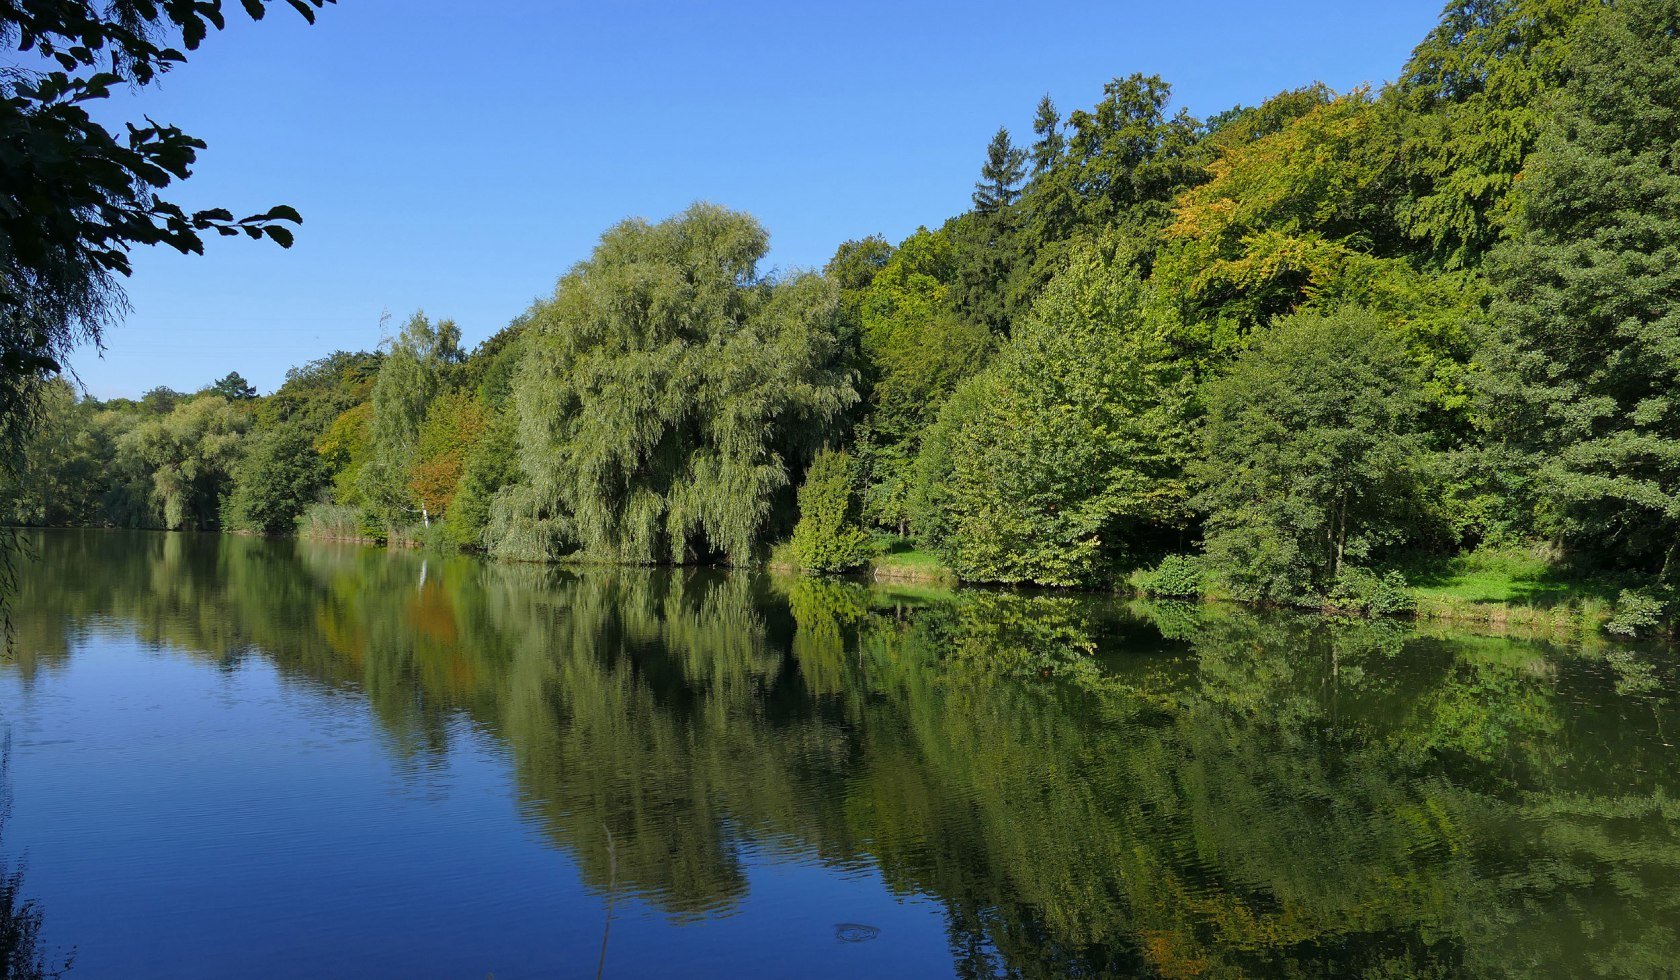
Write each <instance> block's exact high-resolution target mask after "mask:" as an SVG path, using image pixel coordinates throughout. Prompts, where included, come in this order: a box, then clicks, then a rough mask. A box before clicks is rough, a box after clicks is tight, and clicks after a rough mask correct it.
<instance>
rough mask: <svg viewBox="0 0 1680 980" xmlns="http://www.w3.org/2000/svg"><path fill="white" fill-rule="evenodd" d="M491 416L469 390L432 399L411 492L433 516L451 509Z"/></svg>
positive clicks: (418, 445)
mask: <svg viewBox="0 0 1680 980" xmlns="http://www.w3.org/2000/svg"><path fill="white" fill-rule="evenodd" d="M488 424H489V413H488V410H487V409H485V407H484V405H483V404H482V403H480V402H479V400H478V399H477V398H476V397H474V396H473V395H472V394H471V393H470V392H466V391H460V390H456V391H447V392H444V393H442V394H440V395H438V396H437V397H436V398H434V399H432V403H431V405H430V406H429V407H428V408H427V410H426V420H425V421H424V422H423V423H421V425H420V432H419V435H418V437H417V438H416V440H415V442H416V445H415V462H414V465H413V466H412V467H411V468H410V470H409V476H408V489H409V491H410V492H411V493H413V494H414V498H415V499H416V500H418V501H420V505H421V506H422V507H424V508H426V511H427V512H428V513H430V514H431V515H433V516H434V517H437V516H442V515H443V514H444V513H446V512H447V511H448V510H449V507H450V504H451V502H452V501H454V499H455V494H456V491H457V490H458V489H459V488H460V485H461V478H462V475H463V474H464V473H465V472H466V468H467V459H468V455H469V454H470V453H471V452H472V451H473V448H474V447H475V446H477V445H478V444H479V442H480V440H481V439H482V438H483V436H484V430H485V428H486V427H487V425H488Z"/></svg>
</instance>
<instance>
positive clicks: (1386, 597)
mask: <svg viewBox="0 0 1680 980" xmlns="http://www.w3.org/2000/svg"><path fill="white" fill-rule="evenodd" d="M1325 599H1326V602H1327V604H1328V605H1329V606H1331V607H1332V608H1335V609H1339V610H1344V611H1348V612H1358V613H1363V614H1365V615H1369V616H1399V615H1404V614H1407V613H1410V612H1412V611H1414V610H1416V609H1417V596H1415V595H1413V594H1412V592H1411V589H1410V588H1408V587H1407V585H1406V577H1405V576H1404V575H1401V574H1400V573H1399V572H1396V571H1390V572H1386V573H1384V574H1381V575H1379V574H1377V573H1376V572H1373V571H1371V570H1370V569H1366V568H1360V567H1359V566H1357V565H1343V566H1342V568H1341V570H1340V571H1339V572H1338V573H1337V575H1336V581H1335V582H1334V583H1332V584H1331V586H1330V593H1329V595H1327V596H1326V597H1325Z"/></svg>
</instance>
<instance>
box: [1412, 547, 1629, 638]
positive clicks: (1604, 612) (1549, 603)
mask: <svg viewBox="0 0 1680 980" xmlns="http://www.w3.org/2000/svg"><path fill="white" fill-rule="evenodd" d="M1406 578H1407V582H1408V584H1409V585H1410V586H1411V588H1412V591H1413V592H1414V593H1416V595H1417V600H1418V603H1417V617H1418V618H1419V619H1425V620H1448V621H1454V622H1471V623H1481V624H1486V625H1489V626H1494V627H1510V628H1515V629H1521V630H1525V631H1528V630H1536V631H1540V632H1546V633H1554V634H1573V633H1597V632H1600V631H1602V630H1603V629H1604V628H1605V627H1606V625H1608V624H1612V623H1613V622H1614V621H1615V619H1616V617H1617V615H1618V609H1617V605H1618V602H1619V601H1620V598H1621V595H1622V592H1623V590H1624V589H1629V588H1633V587H1636V586H1637V585H1638V583H1636V582H1632V581H1622V580H1621V579H1620V578H1618V577H1613V576H1604V575H1583V574H1580V573H1576V572H1573V571H1571V570H1570V569H1569V568H1568V567H1567V566H1565V565H1563V564H1561V563H1560V562H1558V561H1557V560H1556V559H1555V558H1554V557H1553V556H1551V555H1549V554H1547V553H1546V552H1545V551H1544V550H1543V549H1538V548H1527V549H1515V548H1513V549H1482V550H1478V551H1474V552H1470V553H1469V554H1464V555H1459V556H1457V557H1454V558H1451V559H1447V560H1444V561H1440V562H1436V563H1432V564H1429V565H1425V566H1421V567H1418V568H1414V569H1411V570H1409V571H1408V573H1407V576H1406Z"/></svg>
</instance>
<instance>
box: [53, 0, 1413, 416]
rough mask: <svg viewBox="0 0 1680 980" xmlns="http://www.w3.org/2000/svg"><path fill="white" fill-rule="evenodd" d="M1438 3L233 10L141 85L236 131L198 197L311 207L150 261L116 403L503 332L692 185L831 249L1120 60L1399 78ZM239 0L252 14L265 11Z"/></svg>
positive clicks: (207, 130) (122, 109) (200, 203)
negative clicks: (427, 341)
mask: <svg viewBox="0 0 1680 980" xmlns="http://www.w3.org/2000/svg"><path fill="white" fill-rule="evenodd" d="M1440 3H1441V0H1386V2H1366V0H1274V2H1266V3H1256V2H1253V0H1178V2H1159V0H1157V2H1151V3H1143V2H1132V0H1125V2H1112V0H1111V2H1107V3H1063V2H1030V3H1029V2H1015V3H1008V4H999V3H991V2H972V0H971V2H964V3H914V2H908V0H906V2H897V3H877V2H856V0H853V2H848V3H838V4H818V3H814V2H800V0H794V2H788V0H784V2H780V3H768V2H757V0H753V2H744V0H729V2H723V0H709V2H692V3H682V4H679V3H654V2H648V0H593V2H578V0H546V2H545V0H484V2H462V0H451V2H444V0H341V3H340V4H339V5H338V6H336V7H331V8H328V9H327V10H325V11H324V12H322V14H321V15H320V17H319V20H318V22H317V23H316V25H315V26H313V27H309V26H306V25H304V23H303V21H302V19H301V18H298V17H296V16H294V15H293V14H292V13H291V12H290V11H289V10H285V9H283V8H282V9H277V10H275V11H273V12H272V13H271V14H270V15H269V17H268V19H267V20H265V21H263V22H262V23H260V24H251V23H249V22H248V21H247V20H245V19H244V17H243V16H242V15H240V14H237V13H234V14H231V15H230V21H232V23H231V24H230V29H229V30H228V31H227V32H226V33H223V34H221V35H214V36H212V37H211V38H210V39H209V40H208V41H206V42H205V44H204V46H203V47H202V48H201V49H200V50H199V51H198V52H195V53H194V55H193V57H192V58H191V60H190V61H189V63H188V64H187V65H185V66H183V67H180V68H177V69H176V70H175V71H173V72H171V73H170V74H169V75H168V76H167V78H166V79H165V80H164V82H163V84H162V85H161V86H160V87H157V88H153V89H148V90H146V91H144V92H143V93H140V94H139V95H138V96H137V97H133V98H130V97H127V96H125V97H124V98H123V99H122V100H120V101H119V102H118V103H117V104H116V105H113V106H112V107H111V108H112V109H113V110H115V111H116V113H117V114H118V115H119V116H120V115H122V114H124V113H127V114H136V113H138V112H139V111H144V112H146V113H148V114H150V115H151V116H152V117H153V118H155V119H158V120H159V121H163V122H171V123H174V124H176V125H179V126H181V127H182V128H183V129H185V130H186V131H187V132H189V133H192V134H193V135H195V136H198V137H200V138H202V139H204V140H206V141H208V143H209V150H208V151H206V152H204V153H203V154H201V156H200V161H199V166H198V170H197V173H196V174H195V176H194V177H193V178H192V180H190V181H189V182H187V183H186V184H184V185H181V186H180V187H178V188H177V191H178V193H177V195H176V196H177V199H178V200H180V201H181V202H182V203H183V204H185V205H187V206H188V207H211V206H226V207H228V208H229V209H231V210H233V211H234V212H235V213H236V214H244V213H249V212H252V211H259V210H263V209H265V208H266V207H267V206H269V205H271V204H278V203H285V204H291V205H293V206H295V207H297V208H298V209H299V210H300V211H301V212H302V213H303V217H304V224H303V227H302V228H301V229H300V230H299V234H298V240H297V244H296V246H294V247H293V248H292V249H291V250H290V251H282V250H281V249H280V248H279V247H278V246H275V245H273V244H272V243H268V242H262V243H258V242H252V241H248V240H246V239H243V238H241V239H237V240H236V239H231V238H228V239H223V238H215V239H212V240H211V241H210V242H209V243H208V245H209V247H208V254H207V255H206V256H203V257H198V256H193V257H183V256H179V255H177V254H175V253H174V252H172V251H168V250H161V249H146V250H142V251H140V252H138V253H136V256H135V263H134V276H133V278H132V279H131V280H129V282H128V284H127V285H128V292H129V297H130V300H131V302H132V304H133V311H132V313H130V315H129V316H128V318H127V321H126V322H125V323H123V324H122V325H120V326H119V327H117V328H116V329H115V330H113V331H112V332H111V333H110V335H109V336H108V338H107V345H106V346H107V349H106V351H105V354H104V356H103V357H102V358H101V357H99V356H97V355H96V354H95V353H94V352H93V351H91V350H87V351H82V352H80V353H79V354H78V356H77V357H76V358H75V359H74V361H73V362H72V363H73V366H74V367H75V368H76V370H77V372H78V374H79V375H80V376H81V378H82V380H83V381H84V382H85V383H86V385H87V387H88V390H89V391H90V392H91V393H92V394H94V395H96V396H98V397H102V398H103V397H112V396H116V395H136V394H139V393H140V392H142V391H144V390H146V389H148V388H151V387H153V386H155V385H159V384H166V385H169V386H170V387H173V388H177V389H180V390H193V389H196V388H199V387H202V386H203V385H205V384H207V383H209V382H210V381H212V380H214V379H215V378H217V377H219V376H221V375H223V374H225V373H227V372H228V371H230V370H237V371H239V372H240V373H241V374H243V375H244V376H245V377H246V378H247V379H249V380H250V381H251V382H252V383H253V384H255V385H256V386H257V387H258V388H259V389H261V390H262V391H264V392H267V391H271V390H273V388H274V387H275V386H277V385H278V384H279V383H280V382H281V380H282V379H283V377H284V375H285V371H286V369H287V368H288V367H290V366H292V365H295V364H300V363H302V362H304V361H307V360H310V359H312V358H315V357H319V356H321V355H323V354H326V353H329V352H331V351H333V350H338V349H347V350H355V349H363V348H371V347H373V346H375V345H376V344H378V343H379V341H380V327H379V321H380V313H381V311H383V310H389V311H390V312H391V314H392V316H393V318H394V319H395V320H396V322H397V323H398V324H400V321H401V320H402V319H403V318H404V317H406V316H407V315H408V314H409V313H412V312H413V311H414V310H416V309H424V310H425V311H426V312H427V313H428V314H431V315H433V316H439V317H443V316H447V317H453V318H454V319H455V320H456V322H458V323H459V324H460V325H461V328H462V331H463V334H464V337H465V340H466V342H467V343H469V344H472V343H477V342H478V341H480V340H483V339H484V338H485V337H488V336H489V335H490V334H492V333H494V332H495V331H496V330H498V329H499V328H501V327H502V326H504V325H505V324H506V323H507V322H508V320H509V319H511V318H512V317H513V316H515V315H516V314H518V313H519V312H521V311H522V310H524V309H525V308H526V307H527V306H528V305H529V304H530V302H531V300H532V299H534V298H536V297H537V296H539V295H546V294H548V293H549V292H551V291H552V289H553V286H554V281H555V280H556V279H557V278H558V277H559V276H560V275H561V274H562V273H563V272H565V270H566V269H567V268H568V267H570V266H571V265H572V264H573V263H574V262H576V261H578V260H579V259H581V258H584V257H585V256H587V255H588V253H589V250H590V248H591V247H592V245H593V244H594V242H595V239H596V238H597V237H598V236H599V234H600V233H601V231H602V229H604V228H606V227H607V226H608V225H610V224H612V223H613V222H615V221H618V220H620V219H622V218H624V217H627V216H632V215H639V216H644V217H649V218H660V217H664V216H666V215H669V214H671V213H672V212H675V211H678V210H681V209H682V208H683V207H685V206H686V205H687V204H689V203H690V202H692V201H695V200H708V201H713V202H716V203H718V204H722V205H725V206H728V207H732V208H739V209H744V210H747V211H750V212H752V213H753V214H755V215H757V216H758V218H759V220H760V221H762V222H763V223H764V225H765V226H766V227H767V228H768V229H769V231H770V235H771V242H772V252H771V257H770V261H771V263H772V264H773V265H774V266H776V267H778V268H782V269H788V268H795V267H815V266H820V265H821V264H822V263H823V262H824V261H826V259H827V258H828V256H829V255H830V254H832V252H833V250H834V247H835V246H836V245H837V244H838V243H840V242H842V241H844V240H846V239H848V238H857V237H861V236H864V235H868V234H871V233H877V232H878V233H881V234H884V235H886V236H887V237H888V238H889V239H891V240H894V241H896V240H898V239H899V238H902V237H903V236H904V235H906V234H908V233H909V232H911V231H913V230H915V228H916V226H917V225H920V224H927V225H937V224H938V223H940V222H942V221H943V220H944V219H945V218H947V217H949V216H950V215H952V214H955V213H957V212H959V211H961V210H963V209H964V208H965V207H967V205H968V195H969V192H970V191H971V189H972V186H973V182H974V179H975V177H976V176H977V174H978V170H979V166H980V161H981V158H982V156H983V154H984V149H985V145H986V142H987V140H988V139H990V137H991V135H992V133H993V132H994V131H995V130H996V129H997V127H998V126H999V125H1000V124H1003V125H1007V126H1009V127H1010V129H1011V130H1012V131H1013V132H1014V133H1015V134H1016V135H1017V137H1018V138H1020V139H1021V140H1022V141H1023V142H1024V141H1025V140H1026V139H1029V138H1030V136H1031V118H1032V112H1033V109H1034V107H1035V105H1036V104H1037V102H1038V99H1039V97H1040V96H1041V95H1043V94H1044V93H1046V92H1048V93H1049V94H1050V95H1051V97H1052V98H1053V99H1055V101H1056V104H1057V105H1058V107H1060V108H1061V109H1062V111H1063V113H1064V114H1065V113H1066V112H1067V111H1068V110H1070V109H1075V108H1081V107H1088V106H1090V105H1091V104H1092V103H1094V102H1095V101H1096V100H1097V99H1098V98H1099V97H1100V95H1101V93H1102V86H1103V83H1104V82H1105V81H1107V80H1108V79H1110V78H1112V77H1114V76H1117V75H1126V74H1129V73H1131V72H1134V71H1141V72H1144V73H1158V74H1160V75H1162V76H1163V77H1164V78H1166V79H1167V80H1168V81H1170V82H1171V83H1172V84H1173V86H1174V96H1175V99H1176V101H1177V103H1178V104H1179V105H1182V106H1185V107H1187V108H1188V109H1190V111H1191V112H1193V113H1195V114H1197V115H1198V116H1205V115H1207V114H1209V113H1212V112H1217V111H1219V110H1222V109H1226V108H1229V107H1230V106H1231V105H1233V104H1235V103H1239V102H1241V103H1246V104H1254V103H1256V102H1259V101H1260V100H1262V99H1264V98H1266V97H1267V96H1268V95H1271V94H1273V93H1275V92H1277V91H1280V90H1282V89H1285V88H1293V87H1296V86H1299V85H1303V84H1306V83H1309V82H1313V81H1322V82H1325V83H1327V84H1328V85H1330V86H1331V87H1332V88H1335V89H1337V90H1338V91H1343V90H1346V89H1348V88H1351V87H1353V86H1355V85H1359V84H1362V83H1366V82H1370V83H1374V84H1380V83H1382V82H1383V81H1386V80H1388V79H1391V78H1393V77H1394V76H1395V74H1396V73H1397V72H1398V71H1399V68H1400V66H1401V65H1402V64H1403V63H1404V61H1405V59H1406V57H1407V55H1408V54H1409V53H1410V51H1411V48H1412V47H1413V46H1414V45H1415V44H1416V43H1417V42H1418V41H1420V40H1421V39H1422V38H1423V35H1424V34H1425V33H1426V32H1427V31H1428V30H1429V29H1430V27H1431V26H1433V24H1434V22H1435V20H1436V16H1437V14H1438V13H1439V10H1440ZM228 6H230V7H232V8H234V10H235V11H237V9H238V4H236V3H235V4H229V5H228Z"/></svg>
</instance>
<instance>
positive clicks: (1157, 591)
mask: <svg viewBox="0 0 1680 980" xmlns="http://www.w3.org/2000/svg"><path fill="white" fill-rule="evenodd" d="M1206 577H1207V571H1206V565H1205V563H1204V562H1203V561H1202V559H1201V556H1199V555H1168V556H1167V557H1165V558H1163V559H1161V563H1160V564H1159V565H1156V566H1155V567H1154V568H1153V569H1151V570H1150V571H1147V572H1145V573H1143V575H1142V576H1141V577H1140V579H1139V581H1138V587H1139V588H1141V589H1142V590H1143V591H1144V592H1146V593H1148V594H1149V595H1153V596H1169V597H1172V598H1188V597H1190V596H1198V595H1201V594H1202V585H1203V583H1204V581H1205V580H1206Z"/></svg>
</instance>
